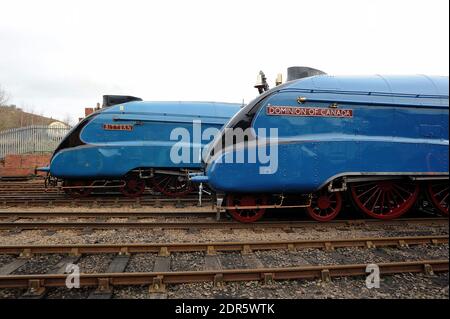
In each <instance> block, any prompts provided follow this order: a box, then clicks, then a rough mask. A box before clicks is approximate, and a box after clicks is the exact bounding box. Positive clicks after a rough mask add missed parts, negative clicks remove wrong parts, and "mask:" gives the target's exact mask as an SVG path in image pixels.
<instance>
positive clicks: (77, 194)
mask: <svg viewBox="0 0 450 319" xmlns="http://www.w3.org/2000/svg"><path fill="white" fill-rule="evenodd" d="M87 184H88V182H86V181H81V180H79V181H67V180H66V181H64V183H63V187H75V186H76V187H79V188H63V190H64V192H65V193H66V194H67V195H69V196H71V197H73V198H82V197H87V196H89V195H90V194H91V193H92V188H84V187H83V188H82V187H81V186H86V185H87Z"/></svg>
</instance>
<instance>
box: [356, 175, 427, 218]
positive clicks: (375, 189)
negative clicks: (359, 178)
mask: <svg viewBox="0 0 450 319" xmlns="http://www.w3.org/2000/svg"><path fill="white" fill-rule="evenodd" d="M419 189H420V188H419V184H417V183H416V182H413V181H405V180H386V181H374V182H362V183H356V184H353V185H352V186H351V190H352V197H353V200H354V201H355V203H356V205H357V206H358V207H359V208H360V209H361V210H362V211H363V212H364V213H366V214H367V215H369V216H371V217H374V218H379V219H393V218H397V217H399V216H401V215H403V214H404V213H406V212H407V211H408V210H409V209H410V208H411V207H412V205H413V204H414V203H415V201H416V199H417V197H418V195H419Z"/></svg>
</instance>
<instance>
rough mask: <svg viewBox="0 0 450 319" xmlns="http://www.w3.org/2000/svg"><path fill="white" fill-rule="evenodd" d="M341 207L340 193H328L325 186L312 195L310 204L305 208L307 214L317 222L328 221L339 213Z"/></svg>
mask: <svg viewBox="0 0 450 319" xmlns="http://www.w3.org/2000/svg"><path fill="white" fill-rule="evenodd" d="M341 208H342V195H341V193H339V192H333V193H330V192H328V190H327V189H326V188H324V189H322V190H321V191H319V192H317V193H315V194H313V195H312V198H311V205H310V206H309V207H307V208H306V210H307V211H308V214H309V216H311V217H312V218H314V219H315V220H317V221H319V222H327V221H330V220H332V219H334V218H336V216H337V215H338V214H339V212H340V211H341Z"/></svg>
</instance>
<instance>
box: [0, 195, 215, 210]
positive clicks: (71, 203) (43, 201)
mask: <svg viewBox="0 0 450 319" xmlns="http://www.w3.org/2000/svg"><path fill="white" fill-rule="evenodd" d="M197 204H198V198H197V197H195V196H190V197H183V198H161V197H160V196H155V195H148V196H143V197H138V198H129V197H124V196H104V197H87V198H77V199H73V198H68V197H65V196H64V195H58V196H51V197H49V196H45V195H39V196H36V197H33V196H30V195H24V196H17V197H2V196H0V208H9V207H55V206H64V207H91V208H98V207H124V206H126V207H156V208H158V207H163V206H164V205H165V206H167V205H175V206H177V207H184V206H196V205H197ZM207 205H211V206H212V205H213V202H212V200H211V198H204V199H203V201H202V206H207Z"/></svg>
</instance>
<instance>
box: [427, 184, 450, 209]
mask: <svg viewBox="0 0 450 319" xmlns="http://www.w3.org/2000/svg"><path fill="white" fill-rule="evenodd" d="M448 188H449V186H448V181H447V180H445V181H438V182H436V181H435V182H430V183H428V187H427V191H428V195H429V196H430V199H431V201H432V202H433V204H434V206H435V207H436V208H437V209H438V210H439V211H440V212H441V213H442V214H444V215H448V193H449V190H448Z"/></svg>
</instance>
